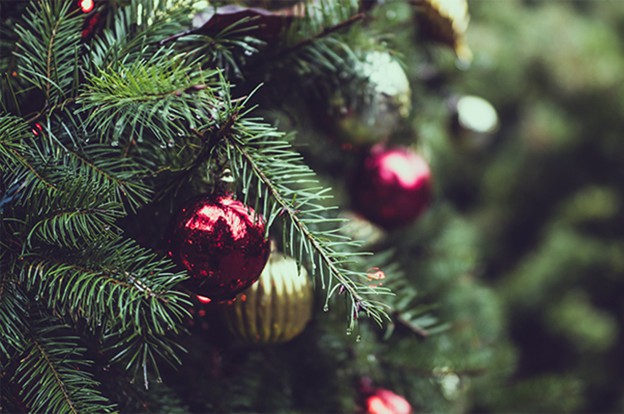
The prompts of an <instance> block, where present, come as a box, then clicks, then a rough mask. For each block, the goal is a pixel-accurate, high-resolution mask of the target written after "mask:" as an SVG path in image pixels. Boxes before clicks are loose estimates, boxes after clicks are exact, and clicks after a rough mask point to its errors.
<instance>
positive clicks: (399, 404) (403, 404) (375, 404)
mask: <svg viewBox="0 0 624 414" xmlns="http://www.w3.org/2000/svg"><path fill="white" fill-rule="evenodd" d="M365 410H366V414H411V413H412V406H411V405H410V403H409V402H408V401H407V400H406V399H405V398H403V397H401V396H400V395H398V394H395V393H394V392H392V391H389V390H385V389H383V388H378V389H376V390H374V391H373V392H372V393H371V394H370V395H369V396H368V397H366V401H365Z"/></svg>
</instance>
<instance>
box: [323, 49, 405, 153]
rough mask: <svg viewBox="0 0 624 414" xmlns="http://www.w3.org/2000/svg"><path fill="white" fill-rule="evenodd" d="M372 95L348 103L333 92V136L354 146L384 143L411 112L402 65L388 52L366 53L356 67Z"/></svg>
mask: <svg viewBox="0 0 624 414" xmlns="http://www.w3.org/2000/svg"><path fill="white" fill-rule="evenodd" d="M359 70H360V71H361V73H362V74H363V75H364V77H365V78H366V79H367V82H368V85H369V86H370V88H371V95H370V96H369V97H367V98H369V99H367V100H365V101H364V102H359V101H356V102H353V103H351V104H347V103H346V102H345V99H344V97H343V96H342V95H341V94H339V93H336V94H335V96H334V97H333V98H332V99H331V102H330V112H331V113H333V122H332V123H333V124H334V128H333V129H334V131H333V133H334V134H335V135H336V136H338V137H339V138H340V139H341V140H342V141H345V142H349V143H352V144H355V145H373V144H376V143H379V142H382V141H384V140H386V139H387V138H388V137H389V136H390V135H391V134H392V132H394V131H395V130H396V129H397V127H398V126H399V125H400V121H401V119H405V118H407V117H408V116H409V113H410V110H411V103H412V101H411V99H412V95H411V88H410V84H409V80H408V78H407V75H406V74H405V71H404V70H403V68H402V67H401V64H400V63H399V62H398V61H397V60H395V59H394V58H393V57H392V56H391V55H390V54H389V53H387V52H379V51H371V52H368V53H367V54H366V55H365V56H364V59H363V60H362V61H361V62H360V64H359Z"/></svg>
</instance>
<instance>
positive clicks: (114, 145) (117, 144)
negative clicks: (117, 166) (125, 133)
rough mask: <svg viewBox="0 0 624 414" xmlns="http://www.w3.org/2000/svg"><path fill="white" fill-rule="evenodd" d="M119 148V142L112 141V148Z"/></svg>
mask: <svg viewBox="0 0 624 414" xmlns="http://www.w3.org/2000/svg"><path fill="white" fill-rule="evenodd" d="M118 146H119V141H118V140H113V141H111V147H118Z"/></svg>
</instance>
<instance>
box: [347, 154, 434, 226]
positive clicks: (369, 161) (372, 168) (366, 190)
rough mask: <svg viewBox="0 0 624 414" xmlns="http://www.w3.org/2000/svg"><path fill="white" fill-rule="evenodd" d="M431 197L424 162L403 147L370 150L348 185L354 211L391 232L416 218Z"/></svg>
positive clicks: (429, 179) (427, 166)
mask: <svg viewBox="0 0 624 414" xmlns="http://www.w3.org/2000/svg"><path fill="white" fill-rule="evenodd" d="M431 198H432V184H431V171H430V169H429V165H428V164H427V162H426V161H425V160H424V159H423V158H422V157H421V156H420V155H419V154H417V153H416V152H414V151H412V150H411V149H409V148H406V147H396V148H387V147H385V146H383V145H377V146H375V147H373V148H372V149H371V151H370V153H369V154H368V155H367V156H366V157H365V158H364V160H363V162H362V163H361V165H360V166H359V168H358V170H357V171H356V174H355V176H354V183H353V185H352V186H351V199H352V204H353V208H354V209H355V210H356V211H358V212H359V213H361V214H362V215H364V217H366V218H367V219H368V220H370V221H372V222H373V223H375V224H378V225H380V226H381V227H384V228H386V229H394V228H397V227H400V226H403V225H405V224H408V223H409V222H411V221H413V220H414V219H416V218H417V217H418V216H420V215H421V214H422V213H423V212H424V211H425V210H426V208H427V206H428V205H429V203H430V201H431Z"/></svg>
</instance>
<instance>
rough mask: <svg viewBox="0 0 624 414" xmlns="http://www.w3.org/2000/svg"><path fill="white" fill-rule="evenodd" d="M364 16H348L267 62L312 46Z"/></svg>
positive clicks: (281, 51) (278, 53)
mask: <svg viewBox="0 0 624 414" xmlns="http://www.w3.org/2000/svg"><path fill="white" fill-rule="evenodd" d="M364 16H365V15H364V14H363V13H357V14H354V15H353V16H350V17H349V18H348V19H347V20H344V21H341V22H339V23H337V24H335V25H334V26H331V27H327V28H324V29H323V30H322V31H321V32H320V33H317V34H315V35H314V36H312V37H309V38H307V39H303V40H301V41H300V42H299V43H297V44H294V45H292V46H290V47H288V48H286V49H283V50H280V51H279V52H277V53H276V54H275V55H273V56H271V58H270V59H269V60H275V59H282V58H283V57H284V56H287V55H290V54H292V53H295V52H297V51H299V50H301V49H304V48H306V47H308V46H310V45H312V44H313V43H314V42H316V41H318V40H319V39H323V38H326V37H328V36H330V35H331V34H333V33H336V32H339V31H341V30H344V29H345V28H348V27H350V26H351V25H353V24H355V23H357V22H358V21H360V20H362V19H363V18H364Z"/></svg>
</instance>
